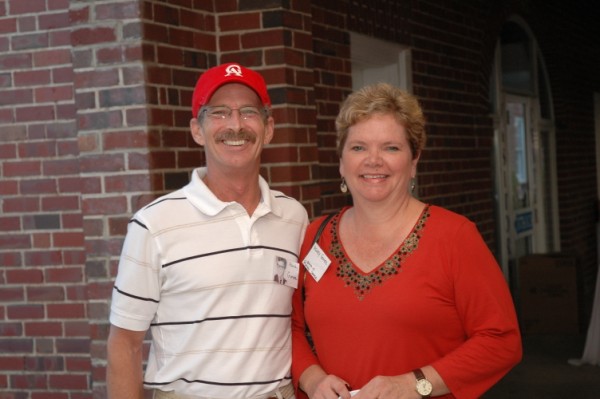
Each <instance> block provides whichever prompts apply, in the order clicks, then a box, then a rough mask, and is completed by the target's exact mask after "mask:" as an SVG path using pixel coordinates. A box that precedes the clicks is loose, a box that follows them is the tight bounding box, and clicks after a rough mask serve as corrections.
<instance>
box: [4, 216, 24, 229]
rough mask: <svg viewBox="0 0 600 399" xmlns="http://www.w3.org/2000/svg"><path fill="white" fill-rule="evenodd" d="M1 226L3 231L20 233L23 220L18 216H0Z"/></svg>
mask: <svg viewBox="0 0 600 399" xmlns="http://www.w3.org/2000/svg"><path fill="white" fill-rule="evenodd" d="M0 226H2V231H5V232H6V231H19V230H20V229H21V228H22V226H21V218H20V217H18V216H0Z"/></svg>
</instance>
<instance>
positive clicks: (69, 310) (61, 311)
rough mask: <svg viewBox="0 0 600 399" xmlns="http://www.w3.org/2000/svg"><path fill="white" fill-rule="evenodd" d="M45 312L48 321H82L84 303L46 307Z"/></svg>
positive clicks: (49, 305) (84, 315)
mask: <svg viewBox="0 0 600 399" xmlns="http://www.w3.org/2000/svg"><path fill="white" fill-rule="evenodd" d="M46 312H47V314H48V318H50V319H83V318H85V317H86V314H85V303H60V304H48V305H46Z"/></svg>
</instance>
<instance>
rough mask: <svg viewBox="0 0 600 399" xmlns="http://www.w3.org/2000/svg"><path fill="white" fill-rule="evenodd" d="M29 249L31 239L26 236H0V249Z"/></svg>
mask: <svg viewBox="0 0 600 399" xmlns="http://www.w3.org/2000/svg"><path fill="white" fill-rule="evenodd" d="M24 248H31V237H29V235H28V234H11V235H0V249H24Z"/></svg>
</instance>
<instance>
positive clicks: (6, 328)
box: [0, 322, 23, 369]
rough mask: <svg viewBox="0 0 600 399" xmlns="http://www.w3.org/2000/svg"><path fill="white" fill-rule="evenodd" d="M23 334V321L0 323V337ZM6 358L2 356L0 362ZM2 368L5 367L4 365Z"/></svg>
mask: <svg viewBox="0 0 600 399" xmlns="http://www.w3.org/2000/svg"><path fill="white" fill-rule="evenodd" d="M22 335H23V324H21V323H6V322H2V323H0V337H20V336H22ZM5 360H6V358H4V356H2V357H0V362H4V361H5ZM0 368H2V369H4V367H3V366H0Z"/></svg>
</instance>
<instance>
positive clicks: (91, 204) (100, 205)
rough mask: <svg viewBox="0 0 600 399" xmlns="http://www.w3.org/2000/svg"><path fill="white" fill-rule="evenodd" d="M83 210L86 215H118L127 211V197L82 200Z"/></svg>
mask: <svg viewBox="0 0 600 399" xmlns="http://www.w3.org/2000/svg"><path fill="white" fill-rule="evenodd" d="M83 210H84V213H85V214H86V215H119V214H124V213H126V212H127V211H128V209H127V197H125V196H117V197H115V196H113V197H99V198H84V199H83Z"/></svg>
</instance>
